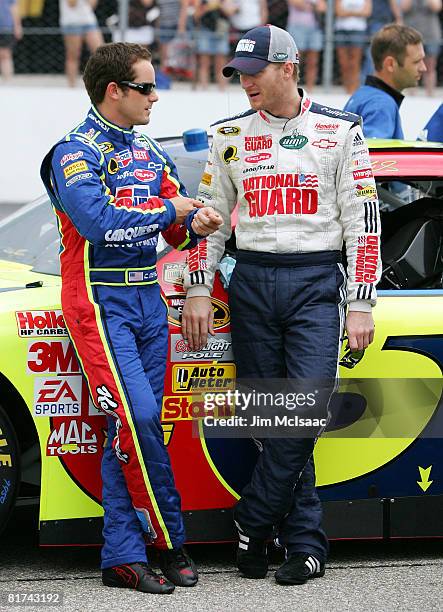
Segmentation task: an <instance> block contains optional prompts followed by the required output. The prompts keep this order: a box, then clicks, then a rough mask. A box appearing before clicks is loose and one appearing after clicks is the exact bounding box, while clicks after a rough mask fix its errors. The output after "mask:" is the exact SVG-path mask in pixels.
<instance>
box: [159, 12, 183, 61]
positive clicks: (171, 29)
mask: <svg viewBox="0 0 443 612" xmlns="http://www.w3.org/2000/svg"><path fill="white" fill-rule="evenodd" d="M182 1H183V0H182ZM182 1H181V0H157V6H158V8H159V9H160V16H159V20H158V42H159V43H160V70H161V71H162V72H165V69H166V64H167V56H168V46H169V43H170V42H171V41H172V40H174V38H175V37H176V35H177V31H178V23H179V19H180V14H181V5H182Z"/></svg>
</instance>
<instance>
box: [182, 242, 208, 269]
mask: <svg viewBox="0 0 443 612" xmlns="http://www.w3.org/2000/svg"><path fill="white" fill-rule="evenodd" d="M207 257H208V243H207V241H206V240H202V241H201V242H200V243H199V244H198V245H197V246H196V247H194V248H193V249H191V250H190V251H189V252H188V257H187V260H186V261H187V263H188V268H189V272H198V271H199V270H207V263H206V260H207Z"/></svg>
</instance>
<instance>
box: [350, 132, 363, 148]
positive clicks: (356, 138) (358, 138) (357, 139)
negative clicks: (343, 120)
mask: <svg viewBox="0 0 443 612" xmlns="http://www.w3.org/2000/svg"><path fill="white" fill-rule="evenodd" d="M364 144H365V141H364V140H363V138H362V137H361V136H360V134H359V133H358V132H357V134H356V135H355V136H354V140H353V141H352V146H353V147H362V146H363V145H364Z"/></svg>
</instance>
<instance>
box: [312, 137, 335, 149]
mask: <svg viewBox="0 0 443 612" xmlns="http://www.w3.org/2000/svg"><path fill="white" fill-rule="evenodd" d="M312 146H313V147H318V148H319V149H333V148H334V147H336V146H337V141H336V140H329V138H321V139H320V140H314V142H313V143H312Z"/></svg>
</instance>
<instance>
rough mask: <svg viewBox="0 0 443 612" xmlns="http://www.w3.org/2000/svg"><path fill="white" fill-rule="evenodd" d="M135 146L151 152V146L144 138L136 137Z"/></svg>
mask: <svg viewBox="0 0 443 612" xmlns="http://www.w3.org/2000/svg"><path fill="white" fill-rule="evenodd" d="M134 144H136V145H137V147H140V148H142V149H146V150H147V151H150V150H151V146H150V144H149V142H148V141H147V140H146V139H145V138H143V136H136V137H135V138H134Z"/></svg>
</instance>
